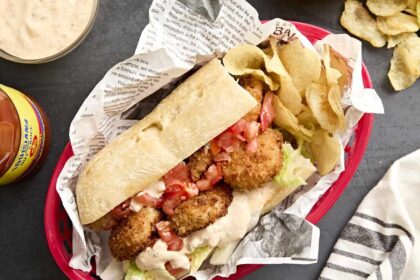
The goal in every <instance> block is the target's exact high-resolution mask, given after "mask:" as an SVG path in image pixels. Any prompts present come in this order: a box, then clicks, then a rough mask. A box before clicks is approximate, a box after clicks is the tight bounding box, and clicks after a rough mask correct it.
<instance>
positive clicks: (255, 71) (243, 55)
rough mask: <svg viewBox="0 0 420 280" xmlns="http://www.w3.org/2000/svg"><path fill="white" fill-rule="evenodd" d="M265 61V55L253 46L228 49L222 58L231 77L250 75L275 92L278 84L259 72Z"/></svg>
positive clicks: (262, 72)
mask: <svg viewBox="0 0 420 280" xmlns="http://www.w3.org/2000/svg"><path fill="white" fill-rule="evenodd" d="M266 59H267V57H266V54H265V53H264V52H263V51H262V50H261V49H260V48H258V47H256V46H253V45H242V46H238V47H235V48H233V49H230V50H229V51H228V52H227V53H226V55H225V56H224V58H223V64H224V66H225V68H226V69H227V71H228V72H229V73H230V74H232V75H235V76H244V75H252V76H253V77H255V78H257V79H258V80H260V81H263V82H264V83H266V84H267V85H268V86H269V87H270V90H277V89H278V88H279V84H278V83H276V82H274V81H273V80H272V79H271V78H270V77H269V76H267V75H266V74H265V73H264V71H262V70H261V69H262V68H263V67H264V65H265V61H266Z"/></svg>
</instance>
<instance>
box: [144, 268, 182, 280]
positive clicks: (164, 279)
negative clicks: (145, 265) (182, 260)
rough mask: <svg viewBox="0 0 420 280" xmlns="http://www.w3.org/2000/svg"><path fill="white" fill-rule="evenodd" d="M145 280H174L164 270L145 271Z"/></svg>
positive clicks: (174, 279)
mask: <svg viewBox="0 0 420 280" xmlns="http://www.w3.org/2000/svg"><path fill="white" fill-rule="evenodd" d="M145 276H146V278H145V280H176V278H175V277H174V276H172V275H171V274H170V273H169V272H168V271H167V270H166V269H154V270H150V271H147V273H146V275H145Z"/></svg>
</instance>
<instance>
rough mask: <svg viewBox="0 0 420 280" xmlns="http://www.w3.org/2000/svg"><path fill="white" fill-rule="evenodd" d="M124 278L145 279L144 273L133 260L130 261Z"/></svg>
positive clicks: (128, 279) (126, 279)
mask: <svg viewBox="0 0 420 280" xmlns="http://www.w3.org/2000/svg"><path fill="white" fill-rule="evenodd" d="M124 280H146V273H145V272H144V271H142V270H140V269H139V268H138V267H137V265H136V263H135V262H131V263H130V266H129V267H128V270H127V274H126V275H125V278H124Z"/></svg>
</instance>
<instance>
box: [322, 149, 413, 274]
mask: <svg viewBox="0 0 420 280" xmlns="http://www.w3.org/2000/svg"><path fill="white" fill-rule="evenodd" d="M319 279H320V280H336V279H337V280H347V279H351V280H358V279H369V280H376V279H378V280H382V279H383V280H388V279H389V280H396V279H401V280H414V279H415V280H419V279H420V150H418V151H416V152H414V153H412V154H409V155H407V156H405V157H403V158H401V159H399V160H398V161H396V162H395V163H394V164H393V165H392V166H391V168H390V169H389V171H388V172H387V173H386V175H385V177H384V178H383V179H382V180H381V181H380V182H379V183H378V185H377V186H376V187H375V188H374V189H373V190H372V191H370V192H369V194H368V195H367V196H366V198H365V199H364V200H363V202H362V203H361V204H360V206H359V208H358V209H357V211H356V213H355V214H354V216H353V217H352V219H351V220H350V221H349V223H348V224H347V225H346V227H345V228H344V230H343V232H342V233H341V235H340V238H339V239H338V241H337V243H336V244H335V246H334V249H333V250H332V252H331V255H330V257H329V259H328V261H327V263H326V264H325V267H324V269H323V270H322V273H321V275H320V277H319Z"/></svg>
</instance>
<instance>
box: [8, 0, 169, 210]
mask: <svg viewBox="0 0 420 280" xmlns="http://www.w3.org/2000/svg"><path fill="white" fill-rule="evenodd" d="M0 1H1V0H0ZM164 191H165V183H163V181H157V182H155V183H153V184H151V185H150V186H148V187H147V188H146V189H144V191H141V192H139V193H138V194H136V196H137V195H142V194H144V193H147V194H148V195H150V196H153V197H155V198H160V197H161V196H162V194H163V192H164ZM142 207H143V205H141V204H140V203H138V202H137V201H135V200H134V199H132V200H131V201H130V209H131V211H133V212H139V211H140V210H141V208H142Z"/></svg>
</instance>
